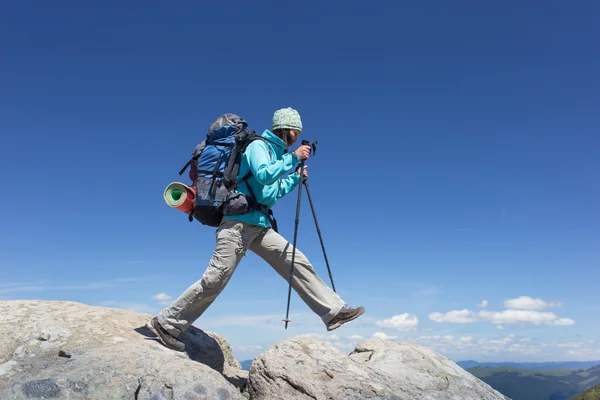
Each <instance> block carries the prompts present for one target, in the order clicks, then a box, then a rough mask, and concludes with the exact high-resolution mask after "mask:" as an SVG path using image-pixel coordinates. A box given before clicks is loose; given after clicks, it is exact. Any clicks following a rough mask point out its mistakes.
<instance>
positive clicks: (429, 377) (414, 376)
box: [248, 337, 505, 400]
mask: <svg viewBox="0 0 600 400" xmlns="http://www.w3.org/2000/svg"><path fill="white" fill-rule="evenodd" d="M248 390H249V394H250V398H251V399H252V400H267V399H306V400H308V399H311V400H338V399H339V400H342V399H344V400H354V399H356V400H358V399H380V400H383V399H385V400H401V399H402V400H403V399H411V400H504V399H505V397H504V396H503V395H501V394H500V393H498V392H496V391H495V390H493V389H492V388H491V387H489V386H488V385H487V384H485V383H483V382H482V381H480V380H479V379H477V378H476V377H474V376H473V375H471V374H469V373H468V372H466V371H464V370H463V369H462V368H460V367H459V366H458V365H456V364H454V363H453V362H452V361H450V360H448V359H446V358H444V357H442V356H440V355H438V354H436V353H435V352H433V351H431V350H430V349H427V348H425V347H421V346H414V345H403V344H399V343H392V342H384V341H373V340H367V341H363V342H361V344H360V345H359V346H358V347H357V348H356V350H355V351H354V352H353V353H352V354H351V355H350V356H348V355H346V354H343V353H342V352H340V351H339V350H337V349H336V348H334V347H333V346H332V345H330V344H328V343H324V342H321V341H319V340H316V339H312V338H308V337H296V338H292V339H288V340H285V341H283V342H279V343H277V344H275V345H274V346H272V347H271V348H270V349H268V350H267V351H266V352H264V353H263V354H261V355H260V356H258V357H257V358H256V359H255V360H254V362H253V363H252V367H251V368H250V377H249V379H248Z"/></svg>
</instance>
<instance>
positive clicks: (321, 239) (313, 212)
mask: <svg viewBox="0 0 600 400" xmlns="http://www.w3.org/2000/svg"><path fill="white" fill-rule="evenodd" d="M303 183H304V186H305V187H306V194H307V195H308V202H309V203H310V209H311V210H312V215H313V218H314V219H315V226H316V227H317V233H318V234H319V240H320V241H321V248H322V249H323V256H324V257H325V265H327V272H329V279H331V287H332V288H333V291H334V292H335V285H334V284H333V276H332V275H331V268H329V260H327V253H326V252H325V245H324V244H323V236H321V229H320V228H319V221H317V213H315V206H314V205H313V201H312V197H311V195H310V189H309V188H308V179H304V182H303ZM336 293H337V292H336Z"/></svg>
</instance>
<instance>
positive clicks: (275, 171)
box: [223, 129, 300, 228]
mask: <svg viewBox="0 0 600 400" xmlns="http://www.w3.org/2000/svg"><path fill="white" fill-rule="evenodd" d="M261 136H262V137H263V138H265V139H267V142H266V143H265V141H263V140H255V141H253V142H252V143H250V144H249V145H248V147H247V148H246V151H245V152H244V154H243V156H242V162H241V164H240V172H239V173H238V181H239V180H240V179H241V178H242V177H243V176H245V175H246V174H247V173H248V171H252V177H251V178H250V179H248V180H247V181H246V182H245V183H242V184H240V185H239V186H238V187H237V188H236V192H239V193H243V194H245V195H246V196H250V191H249V190H248V187H247V186H246V185H250V186H251V187H252V191H253V192H254V194H255V195H256V200H257V201H258V202H259V203H260V204H264V205H265V206H267V207H269V208H271V207H273V206H274V205H275V202H276V201H277V199H279V198H281V197H282V196H285V195H286V194H288V193H289V192H291V191H292V190H294V188H295V187H296V186H298V183H299V182H300V175H299V174H297V173H293V174H290V175H288V176H286V177H284V175H286V174H288V173H289V172H291V171H292V170H293V169H294V167H295V166H296V164H298V163H299V162H300V159H299V158H298V157H296V155H295V154H294V153H286V152H285V149H286V146H285V143H284V141H283V140H281V139H280V138H279V137H277V135H275V134H274V133H273V132H271V131H270V130H268V129H267V130H265V131H264V132H263V134H262V135H261ZM267 146H269V147H270V148H271V155H269V148H268V147H267ZM223 218H226V219H234V220H238V221H243V222H247V223H249V224H252V225H258V226H262V227H265V228H266V227H269V226H271V224H270V223H269V219H268V218H267V216H266V215H265V214H264V213H263V212H261V211H258V210H254V211H252V212H249V213H247V214H242V215H226V216H224V217H223Z"/></svg>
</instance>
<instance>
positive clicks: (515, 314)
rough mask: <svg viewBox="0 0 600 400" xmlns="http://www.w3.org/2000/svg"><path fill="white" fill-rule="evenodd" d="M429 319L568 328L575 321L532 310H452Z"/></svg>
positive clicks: (458, 322) (430, 315)
mask: <svg viewBox="0 0 600 400" xmlns="http://www.w3.org/2000/svg"><path fill="white" fill-rule="evenodd" d="M429 319H431V320H432V321H434V322H439V323H442V322H447V323H452V324H470V323H473V322H489V323H492V324H494V325H499V326H502V325H505V324H523V323H531V324H534V325H556V326H569V325H574V324H575V321H573V320H572V319H569V318H558V317H557V316H556V314H554V313H552V312H541V311H534V310H512V309H511V310H503V311H487V310H481V311H478V312H474V311H470V310H467V309H465V310H454V311H449V312H447V313H445V314H444V313H440V312H434V313H430V314H429Z"/></svg>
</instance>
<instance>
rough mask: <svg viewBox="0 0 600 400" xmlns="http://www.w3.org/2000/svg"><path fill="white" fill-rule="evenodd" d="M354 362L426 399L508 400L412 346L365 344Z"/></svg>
mask: <svg viewBox="0 0 600 400" xmlns="http://www.w3.org/2000/svg"><path fill="white" fill-rule="evenodd" d="M350 358H351V359H353V360H355V361H357V362H359V363H361V364H364V365H368V366H371V367H373V368H376V369H378V370H380V371H383V372H386V373H387V374H389V375H391V376H393V377H394V378H395V380H396V381H397V382H398V383H399V384H400V385H401V386H402V387H407V386H410V387H412V388H414V389H416V390H418V391H419V392H420V393H422V395H423V397H419V398H424V399H436V400H437V399H439V400H451V399H461V400H504V399H505V398H506V397H505V396H504V395H502V394H500V393H499V392H497V391H496V390H494V389H492V388H491V387H490V386H489V385H488V384H486V383H485V382H483V381H481V380H480V379H478V378H476V377H475V376H473V375H472V374H470V373H468V372H467V371H465V370H464V369H463V368H461V367H460V366H458V365H457V364H455V363H454V362H452V361H450V360H449V359H447V358H445V357H443V356H441V355H439V354H437V353H435V352H434V351H433V350H431V349H429V348H427V347H423V346H419V345H415V344H408V343H395V342H388V341H384V340H377V339H367V340H363V341H362V342H360V343H359V344H358V346H356V349H355V350H354V351H353V352H352V353H351V354H350Z"/></svg>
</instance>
